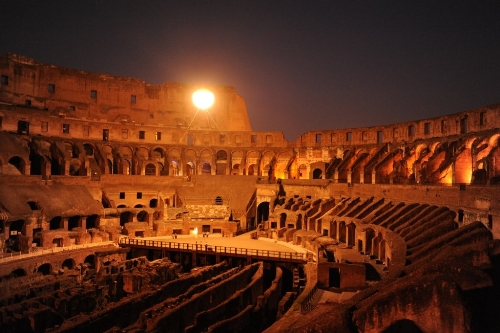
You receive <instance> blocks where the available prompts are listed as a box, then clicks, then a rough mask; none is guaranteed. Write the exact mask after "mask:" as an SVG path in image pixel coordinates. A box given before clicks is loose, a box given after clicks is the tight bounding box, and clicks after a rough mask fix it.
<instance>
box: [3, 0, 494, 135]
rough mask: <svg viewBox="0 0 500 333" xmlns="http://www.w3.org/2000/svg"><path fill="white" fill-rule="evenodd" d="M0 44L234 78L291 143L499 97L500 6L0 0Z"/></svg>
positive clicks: (132, 69) (80, 62)
mask: <svg viewBox="0 0 500 333" xmlns="http://www.w3.org/2000/svg"><path fill="white" fill-rule="evenodd" d="M0 52H1V53H7V52H12V53H18V54H22V55H26V56H30V57H33V58H34V59H35V60H38V61H41V62H44V63H50V64H56V65H61V66H65V67H70V68H75V69H79V70H86V71H93V72H103V73H109V74H113V75H119V76H131V77H134V78H139V79H142V80H144V81H146V82H148V83H152V84H161V83H164V82H183V83H189V84H199V83H206V84H222V85H231V86H234V87H235V88H236V90H237V91H238V93H239V94H240V95H241V96H243V98H244V99H245V101H246V105H247V110H248V114H249V116H250V121H251V124H252V126H253V129H254V130H256V131H283V132H284V134H285V137H286V138H287V139H288V140H290V141H294V140H295V139H297V137H298V136H299V135H300V134H302V133H304V132H306V131H312V130H322V129H338V128H350V127H361V126H374V125H384V124H391V123H396V122H403V121H409V120H418V119H423V118H430V117H436V116H440V115H445V114H452V113H456V112H461V111H465V110H468V109H472V108H476V107H481V106H486V105H490V104H495V103H499V102H500V94H499V93H500V1H469V2H463V1H410V0H405V1H353V0H350V1H334V0H331V1H313V0H309V1H293V0H285V1H278V0H265V1H258V0H251V1H246V0H233V1H221V0H217V1H186V0H178V1H139V0H136V1H128V0H119V1H109V0H108V1H105V0H102V1H89V0H85V1H79V0H71V1H67V0H65V1H41V0H37V1H27V0H12V1H10V0H2V1H1V2H0Z"/></svg>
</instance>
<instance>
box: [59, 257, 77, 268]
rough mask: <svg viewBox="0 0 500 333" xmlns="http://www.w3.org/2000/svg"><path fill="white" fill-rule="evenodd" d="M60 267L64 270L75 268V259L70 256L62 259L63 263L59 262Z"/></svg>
mask: <svg viewBox="0 0 500 333" xmlns="http://www.w3.org/2000/svg"><path fill="white" fill-rule="evenodd" d="M61 268H62V269H64V270H70V269H73V268H75V260H74V259H72V258H68V259H66V260H64V261H63V263H62V264H61Z"/></svg>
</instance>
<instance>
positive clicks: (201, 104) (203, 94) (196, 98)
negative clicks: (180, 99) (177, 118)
mask: <svg viewBox="0 0 500 333" xmlns="http://www.w3.org/2000/svg"><path fill="white" fill-rule="evenodd" d="M214 99H215V98H214V94H213V93H212V92H211V91H210V90H207V89H198V90H196V91H195V92H194V93H193V103H194V105H196V107H197V108H198V109H201V110H206V109H208V108H209V107H211V106H212V104H214Z"/></svg>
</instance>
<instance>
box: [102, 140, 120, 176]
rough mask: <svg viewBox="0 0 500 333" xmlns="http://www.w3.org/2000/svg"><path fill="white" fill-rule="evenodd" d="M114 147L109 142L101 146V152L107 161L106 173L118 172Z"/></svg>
mask: <svg viewBox="0 0 500 333" xmlns="http://www.w3.org/2000/svg"><path fill="white" fill-rule="evenodd" d="M113 150H114V149H113V147H112V146H111V145H109V144H105V145H102V146H101V149H100V151H101V154H102V156H103V158H104V160H105V161H106V173H107V174H113V173H116V166H115V158H114V154H113Z"/></svg>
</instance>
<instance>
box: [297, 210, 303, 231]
mask: <svg viewBox="0 0 500 333" xmlns="http://www.w3.org/2000/svg"><path fill="white" fill-rule="evenodd" d="M301 229H302V214H299V215H298V216H297V230H301Z"/></svg>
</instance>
